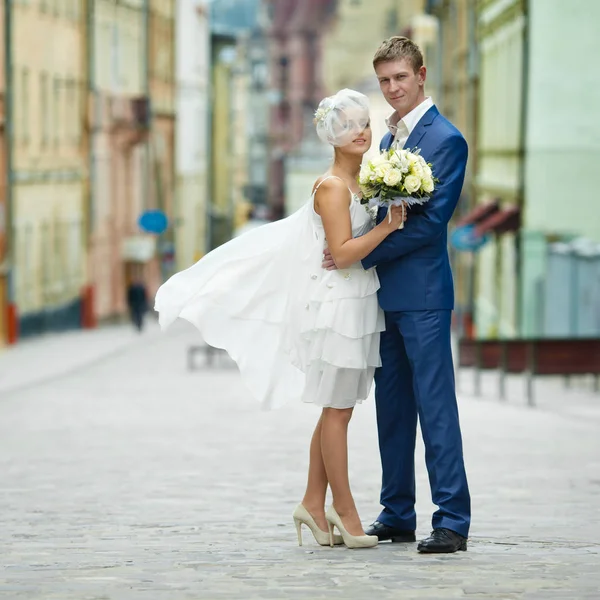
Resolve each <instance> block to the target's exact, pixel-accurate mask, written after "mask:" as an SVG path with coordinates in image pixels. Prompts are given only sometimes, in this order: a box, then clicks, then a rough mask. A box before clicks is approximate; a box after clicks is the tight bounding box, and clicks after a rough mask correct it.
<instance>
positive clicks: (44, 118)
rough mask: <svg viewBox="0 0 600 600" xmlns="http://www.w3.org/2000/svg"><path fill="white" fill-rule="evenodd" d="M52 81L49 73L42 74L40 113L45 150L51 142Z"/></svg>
mask: <svg viewBox="0 0 600 600" xmlns="http://www.w3.org/2000/svg"><path fill="white" fill-rule="evenodd" d="M49 86H50V81H49V79H48V73H46V72H42V73H40V111H41V119H40V126H41V133H42V137H41V145H42V148H45V147H46V146H47V145H48V141H49V140H50V93H49Z"/></svg>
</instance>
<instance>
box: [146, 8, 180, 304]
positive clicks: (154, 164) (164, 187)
mask: <svg viewBox="0 0 600 600" xmlns="http://www.w3.org/2000/svg"><path fill="white" fill-rule="evenodd" d="M149 9H150V15H149V26H148V27H149V28H148V35H149V40H148V75H149V92H150V105H151V107H152V116H151V132H150V138H149V142H148V143H149V156H150V164H149V167H150V173H149V182H150V185H149V188H148V201H149V203H150V207H151V208H156V209H159V210H161V211H163V212H164V213H165V214H166V215H167V217H168V219H169V222H170V226H169V228H168V230H167V231H166V232H165V233H164V234H162V235H161V236H160V238H159V240H158V257H159V261H160V279H161V280H165V279H167V278H168V277H169V276H170V275H171V274H173V273H174V271H175V228H176V227H175V219H174V216H175V212H174V209H175V127H176V118H175V108H176V71H175V0H149ZM148 277H149V275H148ZM158 283H159V280H157V279H156V278H154V279H152V281H149V285H150V290H151V292H152V291H154V290H155V289H156V287H157V284H158Z"/></svg>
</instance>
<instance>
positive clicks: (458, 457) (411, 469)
mask: <svg viewBox="0 0 600 600" xmlns="http://www.w3.org/2000/svg"><path fill="white" fill-rule="evenodd" d="M373 66H374V68H375V72H376V74H377V78H378V80H379V86H380V88H381V91H382V93H383V95H384V97H385V99H386V101H387V102H388V104H390V106H391V107H392V108H393V109H394V111H395V112H394V113H393V115H392V116H391V117H390V118H389V119H388V121H387V125H388V128H389V133H387V134H386V135H385V136H384V138H383V140H382V142H381V149H389V148H390V147H391V146H392V145H394V146H395V147H398V148H407V149H414V148H419V149H420V151H421V154H422V155H423V157H424V158H425V159H426V161H427V162H429V163H431V164H432V165H433V167H432V168H433V173H434V176H435V177H437V179H439V183H437V184H436V189H435V192H434V193H433V195H432V197H431V199H430V200H429V202H428V203H427V204H425V205H424V206H417V207H414V208H412V209H411V210H410V216H409V218H408V219H407V221H406V223H405V226H404V229H402V230H400V231H398V232H396V233H393V234H392V235H390V236H388V237H387V239H385V240H384V241H383V242H382V243H381V244H380V245H379V246H378V247H377V248H375V250H373V252H371V254H369V255H368V256H367V257H366V258H364V259H363V261H362V263H363V266H364V268H365V269H368V268H370V267H377V274H378V276H379V280H380V283H381V288H380V290H379V303H380V305H381V307H382V308H383V310H384V312H385V319H386V331H385V332H384V333H383V334H382V336H381V350H380V352H381V362H382V366H381V368H380V369H378V370H377V373H376V375H375V383H376V390H375V399H376V405H377V427H378V432H379V449H380V453H381V463H382V469H383V482H382V488H381V500H380V501H381V504H382V505H383V511H382V512H381V514H380V515H379V517H378V518H377V520H376V521H375V522H374V523H373V524H372V525H371V527H370V528H369V529H368V530H367V531H366V533H367V534H368V535H376V536H377V537H378V538H379V540H380V541H382V540H391V541H392V542H412V541H415V528H416V513H415V464H414V453H415V441H416V431H417V415H418V418H419V421H420V424H421V431H422V434H423V441H424V443H425V462H426V464H427V471H428V473H429V483H430V485H431V495H432V499H433V502H434V503H435V504H436V505H437V506H438V510H437V511H436V512H435V513H434V515H433V520H432V524H433V531H432V533H431V536H430V537H428V538H427V539H425V540H422V541H421V542H420V543H419V545H418V547H417V549H418V550H419V552H429V553H433V552H456V551H457V550H466V549H467V536H468V533H469V524H470V515H471V506H470V504H471V502H470V496H469V488H468V485H467V477H466V473H465V467H464V462H463V452H462V439H461V432H460V424H459V418H458V407H457V403H456V395H455V386H454V368H453V365H452V352H451V347H450V318H451V313H452V309H453V308H454V289H453V283H452V272H451V270H450V262H449V259H448V251H447V226H448V222H449V221H450V218H451V217H452V213H453V212H454V209H455V208H456V204H457V202H458V198H459V196H460V192H461V189H462V185H463V180H464V176H465V168H466V164H467V143H466V142H465V139H464V138H463V136H462V135H461V133H460V132H459V131H458V130H457V129H456V128H455V127H454V126H453V125H452V124H451V123H450V122H449V121H447V120H446V119H445V118H444V117H443V116H442V115H440V113H439V112H438V110H437V108H436V107H435V105H434V104H433V102H432V100H431V98H429V97H426V96H425V91H424V86H425V79H426V75H427V70H426V68H425V67H424V66H423V55H422V54H421V51H420V50H419V47H418V46H417V45H416V44H415V43H414V42H412V41H411V40H409V39H407V38H405V37H399V36H395V37H392V38H390V39H388V40H386V41H385V42H383V44H382V45H381V46H380V47H379V49H378V50H377V52H376V53H375V57H374V59H373ZM385 212H386V211H385V209H380V211H379V214H378V221H380V220H381V219H382V218H384V216H385ZM325 259H326V260H325V263H324V266H326V267H331V266H332V264H333V263H331V261H330V260H328V259H329V256H328V255H327V254H326V257H325Z"/></svg>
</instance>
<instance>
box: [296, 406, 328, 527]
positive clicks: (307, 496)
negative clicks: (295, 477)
mask: <svg viewBox="0 0 600 600" xmlns="http://www.w3.org/2000/svg"><path fill="white" fill-rule="evenodd" d="M322 425H323V414H322V413H321V416H320V417H319V421H318V422H317V426H316V427H315V431H314V433H313V435H312V439H311V441H310V462H309V465H308V483H307V484H306V492H305V493H304V498H303V499H302V505H303V506H304V508H306V510H307V511H308V512H309V513H310V514H311V515H312V516H313V518H314V520H315V521H316V523H317V525H318V526H319V527H320V528H321V529H322V530H323V531H327V521H326V520H325V495H326V494H327V473H326V472H325V465H324V464H323V455H322V454H321V429H322Z"/></svg>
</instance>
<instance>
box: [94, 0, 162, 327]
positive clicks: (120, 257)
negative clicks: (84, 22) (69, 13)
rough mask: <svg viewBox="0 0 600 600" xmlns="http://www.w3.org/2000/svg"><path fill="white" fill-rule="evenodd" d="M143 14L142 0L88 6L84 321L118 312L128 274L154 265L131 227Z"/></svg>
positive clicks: (142, 182)
mask: <svg viewBox="0 0 600 600" xmlns="http://www.w3.org/2000/svg"><path fill="white" fill-rule="evenodd" d="M148 18H149V17H148V10H147V4H146V3H145V2H144V0H119V1H118V2H114V1H112V0H95V1H94V2H93V4H92V5H91V6H90V11H89V13H88V19H89V22H90V27H91V37H90V53H89V67H90V83H89V105H88V106H89V109H88V110H89V112H88V121H89V128H90V159H89V169H90V173H91V186H90V200H89V249H88V250H89V259H88V263H89V283H88V287H87V290H86V294H85V298H86V305H85V307H84V315H85V321H86V323H85V324H86V325H87V326H93V325H94V324H95V323H96V322H98V321H99V320H107V319H113V318H117V317H119V316H120V315H122V314H123V313H124V312H125V311H126V301H125V297H126V296H125V294H126V286H127V282H128V280H129V279H130V278H131V277H133V276H142V277H144V278H146V279H148V278H150V277H151V275H152V274H153V273H154V271H155V270H156V269H154V271H153V270H152V266H153V262H152V260H153V257H154V255H155V251H154V248H155V246H154V244H155V242H154V240H153V239H152V238H151V237H143V236H140V235H139V231H138V227H137V219H138V217H139V215H140V214H141V212H142V211H143V210H144V208H146V207H147V206H148V200H147V197H148V189H147V188H148V179H149V177H148V173H149V151H148V148H147V139H148V131H149V125H150V121H149V117H150V114H149V99H148V74H147V69H148V66H147V63H146V48H147V44H148V40H147V35H146V32H147V23H148ZM154 278H155V279H157V276H156V275H155V277H154Z"/></svg>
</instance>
